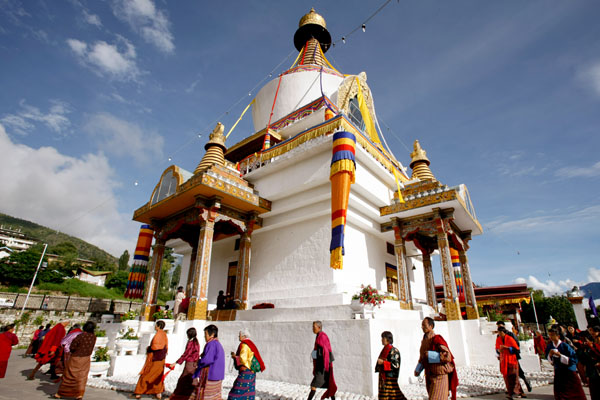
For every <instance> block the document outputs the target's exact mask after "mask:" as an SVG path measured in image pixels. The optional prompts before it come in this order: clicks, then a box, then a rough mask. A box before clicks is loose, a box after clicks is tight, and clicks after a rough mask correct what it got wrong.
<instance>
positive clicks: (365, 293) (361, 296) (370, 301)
mask: <svg viewBox="0 0 600 400" xmlns="http://www.w3.org/2000/svg"><path fill="white" fill-rule="evenodd" d="M360 287H361V291H360V292H358V293H357V294H355V295H354V296H352V300H360V303H361V304H366V305H373V306H378V307H381V303H385V299H384V296H383V295H382V294H379V292H378V291H377V289H375V288H374V287H372V286H371V285H367V286H365V285H361V286H360Z"/></svg>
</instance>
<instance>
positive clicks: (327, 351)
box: [308, 321, 337, 400]
mask: <svg viewBox="0 0 600 400" xmlns="http://www.w3.org/2000/svg"><path fill="white" fill-rule="evenodd" d="M312 329H313V333H314V334H315V335H317V336H316V338H315V346H314V349H313V351H312V354H311V356H312V360H313V380H312V382H311V383H310V393H309V395H308V400H312V398H313V397H314V396H315V392H316V391H317V388H326V389H327V390H326V391H325V393H323V396H321V399H326V398H328V397H329V398H331V399H332V400H335V393H336V392H337V385H336V384H335V378H334V376H333V361H334V359H333V351H332V350H331V343H330V342H329V337H328V336H327V334H325V332H323V323H322V322H321V321H314V322H313V326H312Z"/></svg>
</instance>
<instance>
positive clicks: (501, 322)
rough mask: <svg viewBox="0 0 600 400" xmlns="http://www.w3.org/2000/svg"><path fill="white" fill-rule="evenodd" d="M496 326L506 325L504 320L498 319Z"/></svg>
mask: <svg viewBox="0 0 600 400" xmlns="http://www.w3.org/2000/svg"><path fill="white" fill-rule="evenodd" d="M496 326H506V324H505V323H504V321H496Z"/></svg>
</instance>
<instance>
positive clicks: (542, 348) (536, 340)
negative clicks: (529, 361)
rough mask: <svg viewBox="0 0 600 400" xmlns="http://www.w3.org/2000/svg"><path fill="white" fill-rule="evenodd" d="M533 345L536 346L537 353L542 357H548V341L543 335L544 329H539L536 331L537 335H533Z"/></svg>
mask: <svg viewBox="0 0 600 400" xmlns="http://www.w3.org/2000/svg"><path fill="white" fill-rule="evenodd" d="M533 347H534V348H535V354H537V355H538V356H539V357H540V358H545V357H546V355H545V354H546V341H545V340H544V337H543V336H542V331H540V330H539V329H538V330H537V331H535V335H534V336H533Z"/></svg>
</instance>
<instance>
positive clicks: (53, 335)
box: [35, 324, 67, 364]
mask: <svg viewBox="0 0 600 400" xmlns="http://www.w3.org/2000/svg"><path fill="white" fill-rule="evenodd" d="M66 333H67V331H66V330H65V327H64V325H63V324H56V325H55V326H54V328H52V329H50V331H49V332H48V333H47V334H46V336H44V341H43V342H42V345H41V346H40V348H39V350H38V352H37V353H36V355H35V360H36V361H37V362H38V364H47V363H49V362H50V361H52V359H53V358H54V356H55V353H56V351H57V350H58V349H59V348H60V341H61V340H62V339H63V338H64V337H65V334H66Z"/></svg>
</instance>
